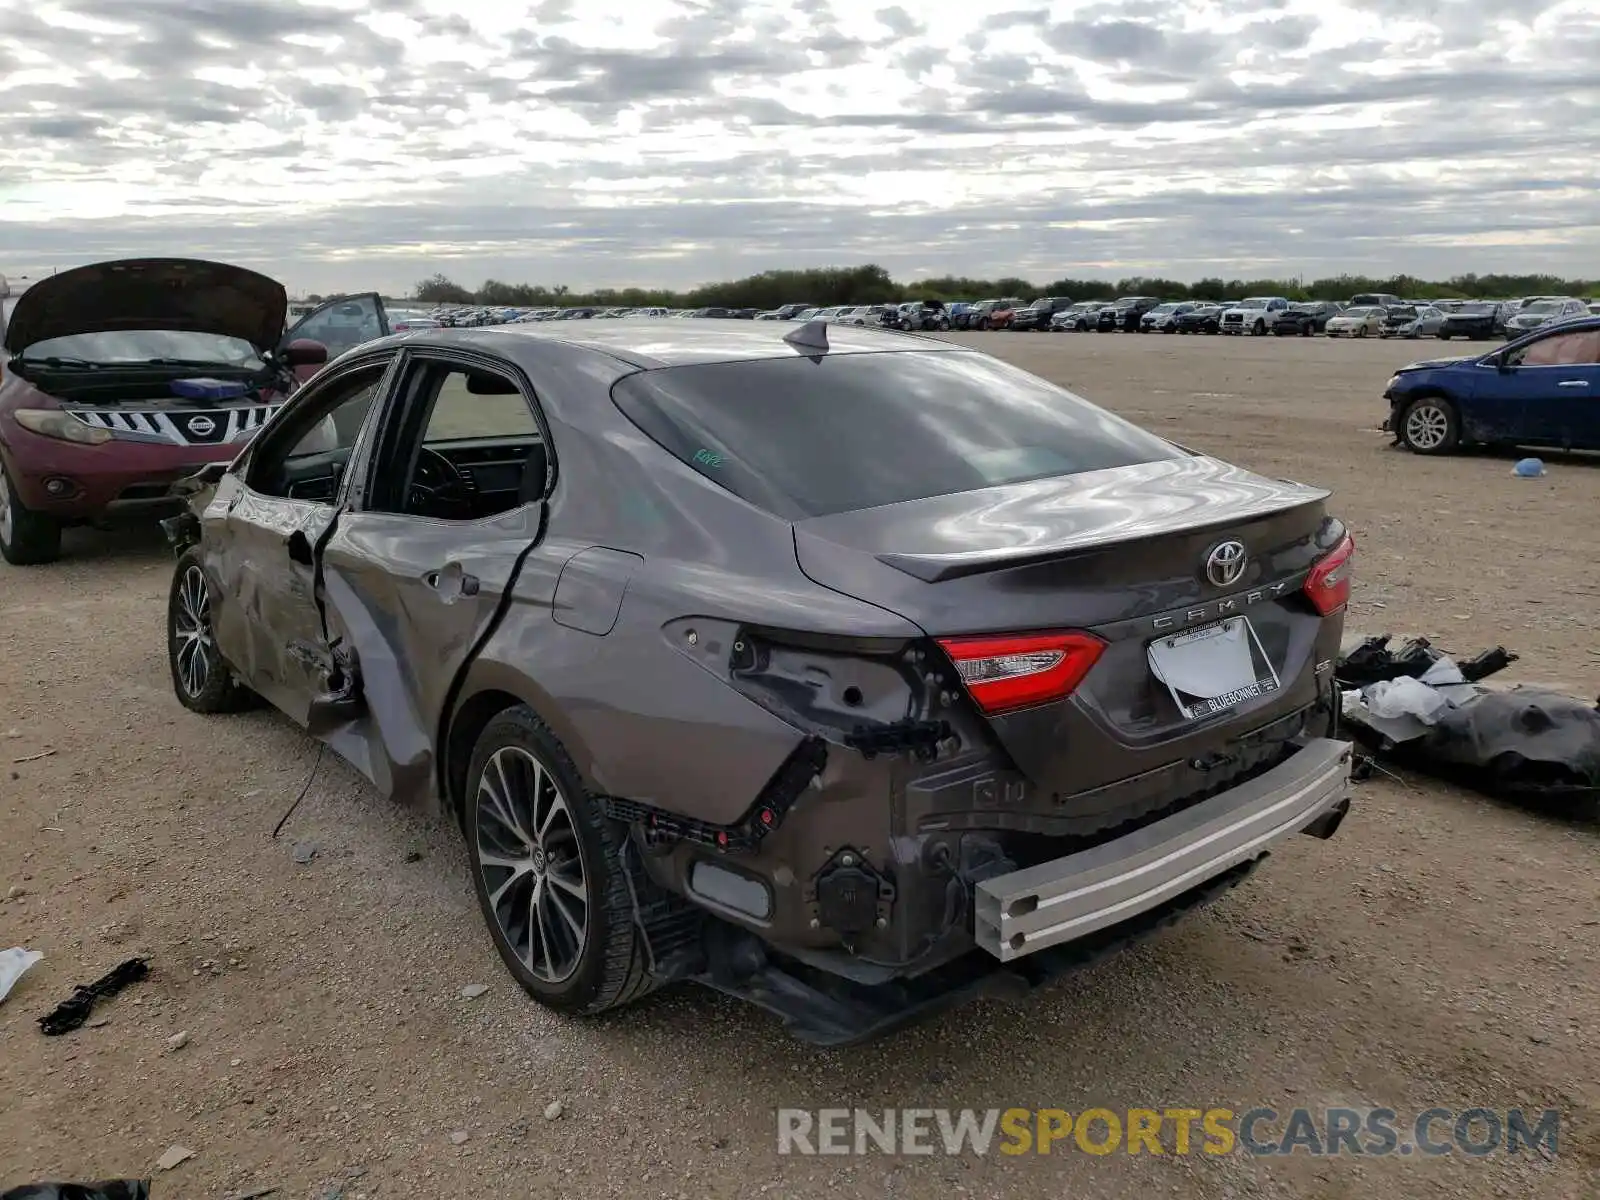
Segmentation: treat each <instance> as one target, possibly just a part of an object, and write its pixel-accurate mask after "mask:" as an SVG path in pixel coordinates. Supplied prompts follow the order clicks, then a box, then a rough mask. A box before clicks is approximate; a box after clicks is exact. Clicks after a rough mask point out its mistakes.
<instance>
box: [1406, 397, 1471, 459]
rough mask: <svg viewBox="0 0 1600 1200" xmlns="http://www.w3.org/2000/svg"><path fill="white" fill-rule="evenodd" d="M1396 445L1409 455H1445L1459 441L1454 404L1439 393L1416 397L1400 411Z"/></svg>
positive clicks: (1458, 425) (1458, 419)
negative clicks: (1408, 452)
mask: <svg viewBox="0 0 1600 1200" xmlns="http://www.w3.org/2000/svg"><path fill="white" fill-rule="evenodd" d="M1399 426H1400V428H1399V430H1398V432H1399V434H1400V444H1401V445H1403V446H1404V447H1405V448H1406V449H1407V450H1409V451H1411V452H1412V453H1413V454H1449V453H1451V452H1452V451H1453V450H1455V448H1456V447H1457V446H1458V445H1460V444H1461V420H1460V418H1459V416H1458V415H1457V414H1456V406H1455V405H1454V404H1451V403H1450V401H1448V400H1446V399H1444V398H1443V397H1442V396H1418V397H1417V398H1416V399H1415V400H1413V401H1411V402H1410V403H1409V404H1407V405H1406V407H1405V409H1404V411H1402V412H1401V414H1400V421H1399Z"/></svg>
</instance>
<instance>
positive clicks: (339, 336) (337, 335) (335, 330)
mask: <svg viewBox="0 0 1600 1200" xmlns="http://www.w3.org/2000/svg"><path fill="white" fill-rule="evenodd" d="M391 332H392V329H391V327H390V325H389V314H388V313H387V312H385V311H384V307H383V297H382V296H380V295H378V293H377V292H365V293H363V294H361V295H358V296H340V297H338V298H337V299H334V300H328V301H326V302H324V303H323V304H322V305H321V306H320V307H318V308H314V309H312V310H311V311H310V312H308V313H307V314H306V315H305V316H303V317H301V318H300V319H299V320H298V321H296V322H294V324H292V325H290V326H289V328H288V330H287V331H286V332H285V333H284V335H283V341H282V343H281V346H288V345H289V343H290V342H296V341H301V340H310V341H313V342H320V343H322V345H324V346H326V347H327V348H328V358H329V359H330V360H331V359H335V358H338V357H339V355H341V354H343V353H344V352H345V351H346V350H353V349H354V348H355V347H357V346H359V345H361V344H362V343H364V342H371V341H375V340H376V339H378V338H381V337H387V336H388V335H389V334H390V333H391ZM302 382H304V380H302Z"/></svg>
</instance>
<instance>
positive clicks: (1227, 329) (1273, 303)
mask: <svg viewBox="0 0 1600 1200" xmlns="http://www.w3.org/2000/svg"><path fill="white" fill-rule="evenodd" d="M1288 311H1289V301H1288V300H1287V299H1285V298H1284V297H1282V296H1246V297H1245V298H1244V299H1243V300H1241V301H1239V303H1237V304H1235V305H1234V306H1233V307H1232V308H1228V309H1224V310H1223V313H1222V332H1223V333H1236V334H1251V335H1253V336H1256V337H1260V336H1261V335H1262V334H1266V333H1271V332H1272V327H1273V326H1274V325H1276V324H1277V323H1278V318H1279V317H1281V316H1283V314H1284V313H1286V312H1288Z"/></svg>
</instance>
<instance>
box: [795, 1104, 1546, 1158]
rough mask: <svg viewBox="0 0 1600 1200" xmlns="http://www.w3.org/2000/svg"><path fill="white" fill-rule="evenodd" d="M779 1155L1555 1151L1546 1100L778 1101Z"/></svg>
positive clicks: (1474, 1154) (1469, 1153)
mask: <svg viewBox="0 0 1600 1200" xmlns="http://www.w3.org/2000/svg"><path fill="white" fill-rule="evenodd" d="M777 1118H778V1153H779V1154H829V1155H848V1154H945V1155H951V1156H954V1155H962V1154H977V1155H985V1154H991V1153H999V1154H1008V1155H1019V1154H1072V1153H1081V1154H1095V1155H1107V1154H1119V1153H1120V1154H1163V1155H1177V1156H1183V1155H1190V1154H1210V1155H1222V1154H1234V1153H1243V1154H1249V1155H1258V1156H1266V1155H1286V1154H1297V1153H1298V1154H1306V1155H1311V1156H1316V1157H1321V1156H1339V1155H1360V1156H1377V1157H1384V1156H1388V1155H1393V1154H1398V1155H1402V1156H1409V1155H1421V1156H1424V1157H1429V1156H1433V1157H1437V1156H1440V1155H1447V1154H1448V1155H1465V1156H1467V1157H1471V1158H1481V1157H1484V1156H1486V1155H1490V1154H1496V1153H1501V1154H1518V1153H1523V1152H1525V1151H1535V1152H1538V1153H1540V1154H1543V1155H1546V1156H1548V1157H1552V1158H1553V1157H1554V1156H1555V1155H1556V1152H1557V1148H1558V1147H1557V1142H1558V1139H1559V1134H1560V1125H1561V1117H1560V1113H1558V1112H1557V1111H1556V1110H1554V1109H1545V1110H1543V1111H1540V1112H1524V1111H1523V1110H1522V1109H1517V1108H1513V1109H1491V1108H1466V1109H1449V1108H1430V1109H1426V1110H1424V1111H1423V1112H1420V1113H1417V1114H1416V1115H1415V1116H1413V1117H1409V1118H1406V1117H1402V1116H1401V1115H1400V1114H1399V1113H1397V1112H1396V1111H1395V1110H1394V1109H1390V1108H1325V1109H1309V1108H1294V1109H1287V1110H1284V1111H1282V1112H1280V1111H1279V1110H1277V1109H1273V1108H1264V1107H1263V1108H1251V1109H1246V1110H1244V1111H1242V1112H1236V1111H1235V1110H1233V1109H1230V1108H1159V1109H1157V1108H1129V1109H1120V1110H1113V1109H1109V1108H1090V1109H1085V1110H1083V1111H1081V1112H1078V1113H1072V1112H1069V1111H1068V1110H1066V1109H1060V1108H1007V1109H999V1108H990V1109H973V1108H964V1109H950V1108H902V1109H894V1108H888V1109H862V1108H857V1109H850V1108H822V1109H814V1110H813V1109H804V1108H780V1109H778V1110H777Z"/></svg>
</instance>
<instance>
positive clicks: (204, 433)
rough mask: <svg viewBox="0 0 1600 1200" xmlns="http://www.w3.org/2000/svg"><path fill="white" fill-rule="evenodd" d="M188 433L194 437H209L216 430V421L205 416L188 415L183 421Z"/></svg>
mask: <svg viewBox="0 0 1600 1200" xmlns="http://www.w3.org/2000/svg"><path fill="white" fill-rule="evenodd" d="M185 425H186V426H187V428H188V430H189V432H190V433H192V434H194V436H195V437H210V436H211V435H212V434H213V433H215V432H216V431H217V423H216V422H215V421H213V420H212V419H211V418H210V417H207V416H204V415H202V416H198V417H190V418H189V419H188V421H186V422H185Z"/></svg>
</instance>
